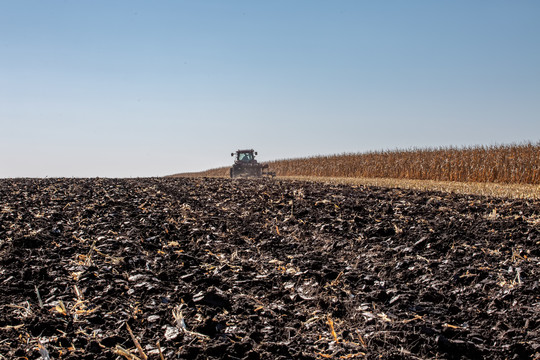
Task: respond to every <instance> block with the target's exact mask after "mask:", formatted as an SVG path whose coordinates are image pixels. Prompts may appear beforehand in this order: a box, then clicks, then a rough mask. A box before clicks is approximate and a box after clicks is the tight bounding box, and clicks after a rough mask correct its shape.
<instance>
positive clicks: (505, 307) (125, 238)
mask: <svg viewBox="0 0 540 360" xmlns="http://www.w3.org/2000/svg"><path fill="white" fill-rule="evenodd" d="M539 205H540V203H539V202H538V201H529V200H506V199H495V198H485V197H475V196H463V195H455V194H445V193H437V192H418V191H411V190H398V189H383V188H375V187H361V186H359V187H354V186H345V185H343V186H342V185H339V186H332V185H324V184H319V183H304V182H288V181H284V182H281V181H268V180H240V181H237V180H234V181H232V180H228V179H40V180H37V179H14V180H0V211H1V212H0V284H1V288H0V290H1V292H0V355H1V356H0V359H4V358H5V359H26V358H28V359H48V358H50V359H66V360H67V359H98V360H101V359H103V360H104V359H124V358H133V359H135V358H134V357H131V355H130V353H131V354H133V355H135V356H137V357H138V358H141V359H142V358H143V357H144V355H143V354H141V352H142V353H144V354H145V355H146V356H148V358H149V359H161V358H163V359H167V360H170V359H250V360H251V359H253V360H257V359H323V358H330V359H353V358H367V359H418V358H422V359H433V358H438V359H484V358H485V359H534V358H537V359H538V358H540V340H539V339H540V285H539V274H540V271H539V269H540V206H539ZM130 330H131V331H132V334H133V336H132V335H130V332H129V331H130ZM137 343H138V344H140V349H141V350H140V351H139V350H137V347H138V346H137ZM158 344H159V345H158ZM160 351H161V354H160Z"/></svg>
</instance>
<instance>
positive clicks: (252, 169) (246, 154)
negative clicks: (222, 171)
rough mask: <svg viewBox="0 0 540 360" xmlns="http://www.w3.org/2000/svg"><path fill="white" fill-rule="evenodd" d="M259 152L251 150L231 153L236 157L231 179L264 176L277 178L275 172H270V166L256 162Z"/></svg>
mask: <svg viewBox="0 0 540 360" xmlns="http://www.w3.org/2000/svg"><path fill="white" fill-rule="evenodd" d="M256 155H257V152H256V151H254V150H253V149H250V150H237V151H236V153H231V156H236V158H235V160H234V164H233V166H232V167H231V170H230V173H231V179H234V178H241V177H243V178H261V177H263V176H271V177H274V176H276V173H275V172H270V171H268V164H260V163H258V162H257V160H255V156H256Z"/></svg>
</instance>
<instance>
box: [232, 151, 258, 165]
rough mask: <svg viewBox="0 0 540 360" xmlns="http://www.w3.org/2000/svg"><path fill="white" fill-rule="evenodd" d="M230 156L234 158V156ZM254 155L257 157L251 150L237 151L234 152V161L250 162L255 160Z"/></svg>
mask: <svg viewBox="0 0 540 360" xmlns="http://www.w3.org/2000/svg"><path fill="white" fill-rule="evenodd" d="M231 155H233V156H234V154H231ZM255 155H257V153H256V152H254V151H253V150H238V151H237V152H236V160H237V161H242V162H252V161H253V160H255Z"/></svg>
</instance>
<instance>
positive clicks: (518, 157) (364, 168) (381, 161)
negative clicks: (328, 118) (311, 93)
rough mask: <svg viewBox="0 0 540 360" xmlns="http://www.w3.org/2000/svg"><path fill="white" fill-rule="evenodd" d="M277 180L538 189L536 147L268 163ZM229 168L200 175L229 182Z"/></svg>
mask: <svg viewBox="0 0 540 360" xmlns="http://www.w3.org/2000/svg"><path fill="white" fill-rule="evenodd" d="M269 165H270V169H272V171H275V172H276V174H277V176H315V177H351V178H396V179H415V180H435V181H458V182H488V183H508V184H533V185H538V184H540V142H539V143H536V144H533V143H526V144H513V145H492V146H471V147H465V148H457V147H446V148H428V149H410V150H393V151H372V152H367V153H356V154H355V153H352V154H340V155H330V156H313V157H309V158H301V159H284V160H276V161H271V162H269ZM228 169H229V168H228V167H227V168H219V169H212V170H208V171H206V172H203V173H199V174H198V175H199V176H200V175H204V176H228V171H229V170H228Z"/></svg>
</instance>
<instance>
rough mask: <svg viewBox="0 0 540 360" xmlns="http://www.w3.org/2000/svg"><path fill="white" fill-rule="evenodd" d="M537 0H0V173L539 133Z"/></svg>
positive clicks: (149, 168)
mask: <svg viewBox="0 0 540 360" xmlns="http://www.w3.org/2000/svg"><path fill="white" fill-rule="evenodd" d="M539 19H540V1H536V0H534V1H533V0H530V1H520V0H514V1H501V0H489V1H487V0H453V1H429V0H423V1H419V0H407V1H397V0H394V1H392V0H388V1H378V0H372V1H367V0H365V1H363V0H342V1H341V0H336V1H330V0H327V1H321V0H297V1H291V0H276V1H255V0H249V1H248V0H243V1H240V0H231V1H223V0H220V1H218V0H208V1H202V0H201V1H195V0H193V1H182V0H167V1H165V0H156V1H146V0H145V1H143V0H107V1H105V0H94V1H89V0H87V1H83V0H79V1H73V0H72V1H69V0H64V1H60V0H47V1H39V0H0V123H1V132H0V178H4V177H45V176H49V177H94V176H100V177H139V176H140V177H144V176H162V175H168V174H174V173H179V172H187V171H200V170H205V169H208V168H214V167H219V166H228V165H230V164H231V162H232V159H231V157H230V153H231V152H232V151H235V150H236V149H238V148H246V147H247V148H254V149H256V150H257V151H258V152H259V158H260V160H262V161H265V160H274V159H282V158H295V157H304V156H313V155H329V154H336V153H344V152H365V151H371V150H384V149H406V148H415V147H419V148H423V147H439V146H469V145H494V144H507V143H515V142H525V141H532V142H538V141H539V139H540V135H539V134H540V21H539Z"/></svg>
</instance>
